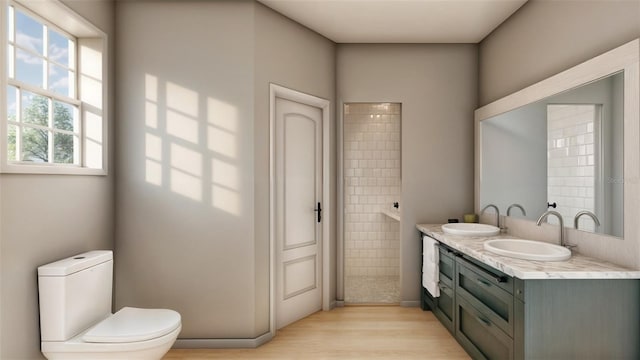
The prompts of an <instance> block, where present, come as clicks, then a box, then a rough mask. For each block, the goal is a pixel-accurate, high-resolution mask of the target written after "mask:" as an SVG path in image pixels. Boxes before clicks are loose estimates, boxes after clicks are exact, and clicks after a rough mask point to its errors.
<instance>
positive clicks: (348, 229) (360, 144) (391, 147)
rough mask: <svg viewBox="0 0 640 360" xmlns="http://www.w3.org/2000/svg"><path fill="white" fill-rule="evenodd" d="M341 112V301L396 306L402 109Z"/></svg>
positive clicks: (380, 106) (357, 106)
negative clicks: (342, 277) (342, 286)
mask: <svg viewBox="0 0 640 360" xmlns="http://www.w3.org/2000/svg"><path fill="white" fill-rule="evenodd" d="M343 111H344V113H343V125H344V127H343V144H342V145H343V169H342V171H343V184H344V185H343V199H342V200H343V204H344V207H343V208H344V213H343V263H344V266H343V275H344V279H343V280H344V302H345V303H346V304H397V303H399V302H400V222H399V218H400V217H399V214H400V211H399V210H400V209H401V204H398V202H399V201H400V194H401V181H400V163H401V152H400V149H401V147H400V125H401V124H400V121H401V104H399V103H347V104H345V105H344V109H343ZM394 205H396V207H394ZM389 213H394V214H397V215H398V216H393V217H391V216H388V215H386V214H389Z"/></svg>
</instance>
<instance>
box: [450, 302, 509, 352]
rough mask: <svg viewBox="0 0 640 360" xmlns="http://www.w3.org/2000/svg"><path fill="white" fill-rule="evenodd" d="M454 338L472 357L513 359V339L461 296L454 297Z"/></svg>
mask: <svg viewBox="0 0 640 360" xmlns="http://www.w3.org/2000/svg"><path fill="white" fill-rule="evenodd" d="M456 338H457V339H458V342H460V344H461V345H462V346H463V347H464V348H465V350H467V352H468V353H469V355H471V357H473V358H474V359H490V360H511V359H513V339H511V338H510V337H509V336H508V335H507V334H505V333H504V332H503V331H502V330H501V329H500V328H498V327H497V326H495V324H494V323H493V322H492V321H491V320H490V319H488V318H487V317H486V316H484V315H483V314H482V313H481V312H480V311H478V310H477V309H476V308H474V307H473V306H472V305H471V304H470V303H469V302H467V301H466V300H465V299H463V298H460V297H458V298H456Z"/></svg>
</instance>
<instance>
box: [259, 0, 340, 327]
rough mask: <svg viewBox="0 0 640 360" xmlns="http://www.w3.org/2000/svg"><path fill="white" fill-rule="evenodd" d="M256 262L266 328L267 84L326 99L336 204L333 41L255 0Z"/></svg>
mask: <svg viewBox="0 0 640 360" xmlns="http://www.w3.org/2000/svg"><path fill="white" fill-rule="evenodd" d="M254 56H255V68H254V71H255V122H254V127H255V128H254V134H255V135H254V156H255V160H254V164H255V165H254V171H255V208H254V214H255V223H254V224H255V262H256V268H255V270H256V275H255V276H256V328H257V329H258V330H259V331H262V332H265V331H267V330H268V328H267V326H268V319H269V318H268V310H269V261H268V260H269V83H275V84H278V85H282V86H285V87H288V88H291V89H294V90H297V91H301V92H304V93H308V94H311V95H315V96H318V97H321V98H324V99H327V100H329V101H330V102H331V110H330V116H331V124H330V133H331V169H332V170H331V171H332V174H334V176H332V179H331V184H330V192H331V198H332V199H334V200H333V204H334V206H335V193H336V191H335V189H336V183H335V179H336V177H335V165H334V164H335V154H336V152H335V149H336V146H335V136H334V134H335V124H334V116H333V115H334V111H335V110H334V109H335V44H334V43H333V42H332V41H330V40H327V39H326V38H324V37H322V36H320V35H318V34H317V33H315V32H313V31H311V30H309V29H307V28H305V27H303V26H301V25H299V24H298V23H296V22H293V21H291V20H289V19H288V18H286V17H284V16H282V15H280V14H278V13H276V12H274V11H273V10H271V9H269V8H267V7H265V6H263V5H262V4H258V3H256V7H255V54H254ZM335 213H336V212H335V211H333V212H332V215H331V217H330V218H329V217H326V218H325V219H326V220H328V221H330V224H331V231H330V239H331V244H330V245H331V246H330V247H331V254H332V256H331V258H332V264H331V283H330V284H329V287H330V289H331V299H335V282H336V281H335V276H336V274H335V268H336V267H335V246H336V244H335V239H336V237H335V224H336V217H335Z"/></svg>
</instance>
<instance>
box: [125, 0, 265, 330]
mask: <svg viewBox="0 0 640 360" xmlns="http://www.w3.org/2000/svg"><path fill="white" fill-rule="evenodd" d="M116 26H117V43H118V51H117V54H116V57H117V60H116V61H117V64H116V65H117V75H116V76H117V78H118V83H117V90H118V91H117V93H118V97H117V101H118V114H117V115H118V124H117V129H116V137H117V139H118V149H117V154H116V167H117V172H118V174H117V177H116V188H117V192H116V204H117V205H116V206H117V207H116V241H115V247H116V261H115V265H116V309H119V308H121V307H123V306H138V307H160V308H164V307H166V308H171V309H175V310H177V311H178V312H180V313H181V315H182V321H183V329H182V333H181V335H180V336H181V337H182V338H224V337H230V338H233V337H238V338H243V337H244V338H252V337H254V336H256V330H255V324H254V319H255V299H254V297H255V279H254V272H255V264H254V263H255V262H254V257H255V253H254V226H253V223H254V213H253V203H254V199H253V193H254V190H253V178H254V176H253V173H254V169H253V166H254V157H253V140H252V139H253V131H254V127H253V115H254V112H253V97H252V94H253V58H254V53H253V41H254V35H253V5H252V4H251V3H250V2H246V1H241V2H229V1H220V2H184V3H180V2H118V3H117V5H116Z"/></svg>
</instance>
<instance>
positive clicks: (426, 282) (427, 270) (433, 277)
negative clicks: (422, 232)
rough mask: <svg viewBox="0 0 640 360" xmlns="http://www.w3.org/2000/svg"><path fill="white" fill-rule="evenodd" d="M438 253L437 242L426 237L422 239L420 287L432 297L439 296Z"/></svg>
mask: <svg viewBox="0 0 640 360" xmlns="http://www.w3.org/2000/svg"><path fill="white" fill-rule="evenodd" d="M439 263H440V252H439V250H438V242H437V241H436V240H434V239H432V238H430V237H428V236H423V237H422V286H424V287H425V288H426V289H427V291H429V293H430V294H431V296H433V297H438V296H440V288H439V287H438V282H439V281H440V268H439V266H438V264H439Z"/></svg>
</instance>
